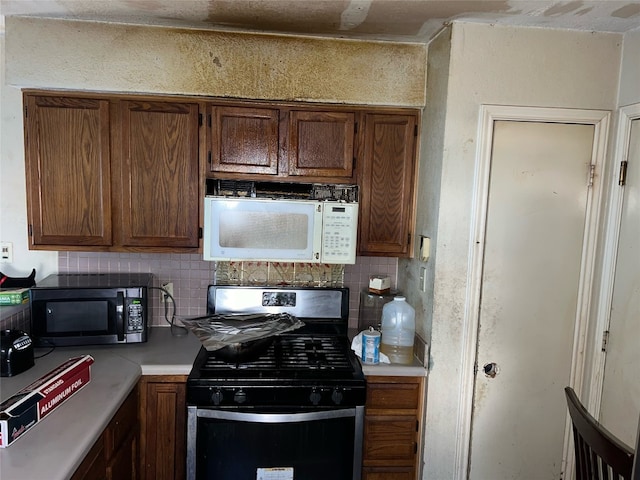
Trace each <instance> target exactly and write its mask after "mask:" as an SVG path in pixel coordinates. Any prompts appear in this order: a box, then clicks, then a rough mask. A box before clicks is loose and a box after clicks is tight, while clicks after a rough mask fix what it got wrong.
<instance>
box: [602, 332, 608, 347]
mask: <svg viewBox="0 0 640 480" xmlns="http://www.w3.org/2000/svg"><path fill="white" fill-rule="evenodd" d="M608 343H609V330H605V331H604V332H602V351H603V352H606V351H607V345H608Z"/></svg>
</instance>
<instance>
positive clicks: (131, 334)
mask: <svg viewBox="0 0 640 480" xmlns="http://www.w3.org/2000/svg"><path fill="white" fill-rule="evenodd" d="M152 281H153V276H152V275H151V274H150V273H115V274H114V273H60V274H54V275H50V276H48V277H46V278H45V279H43V280H41V281H40V282H38V283H37V284H36V286H34V287H32V288H31V290H30V301H31V336H32V337H33V340H34V344H35V346H38V347H47V346H72V345H107V344H118V343H124V344H129V343H141V342H146V341H147V336H148V327H149V323H150V322H149V313H148V301H149V290H150V288H151V285H152Z"/></svg>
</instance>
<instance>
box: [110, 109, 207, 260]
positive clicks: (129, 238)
mask: <svg viewBox="0 0 640 480" xmlns="http://www.w3.org/2000/svg"><path fill="white" fill-rule="evenodd" d="M119 110H120V120H121V131H120V134H121V137H122V138H121V139H119V141H120V143H121V148H122V150H121V156H120V157H119V159H118V160H119V166H118V167H119V168H118V171H119V178H118V180H119V183H118V184H117V185H116V187H115V189H114V191H116V192H119V194H120V196H121V198H122V208H121V210H120V217H121V223H120V228H121V229H122V231H121V238H122V245H123V246H125V247H192V248H197V247H198V229H199V213H198V212H199V208H198V206H199V203H200V202H199V193H198V192H199V176H198V128H199V122H198V105H197V104H195V103H174V102H162V101H143V100H139V101H137V100H132V101H123V102H121V103H120V107H119Z"/></svg>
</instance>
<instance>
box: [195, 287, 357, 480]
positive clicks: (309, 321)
mask: <svg viewBox="0 0 640 480" xmlns="http://www.w3.org/2000/svg"><path fill="white" fill-rule="evenodd" d="M348 306H349V290H348V289H346V288H276V287H239V286H212V287H210V288H209V294H208V311H209V314H211V315H219V314H225V315H227V314H229V315H243V314H249V313H251V314H265V315H268V314H289V315H292V316H294V317H296V318H297V319H299V320H302V322H304V326H302V327H300V328H297V329H295V330H292V331H288V332H286V333H283V334H279V335H277V336H275V337H273V338H271V339H270V340H269V342H268V343H267V344H266V345H261V346H260V349H261V350H260V351H252V352H251V354H250V355H247V356H246V357H243V356H242V355H239V356H238V357H237V358H235V359H232V361H229V358H228V357H227V356H223V355H220V354H216V351H209V350H206V349H205V348H204V347H202V348H201V350H200V353H199V354H198V356H197V358H196V360H195V362H194V365H193V369H192V371H191V374H190V375H189V378H188V380H187V405H188V407H187V410H188V420H187V478H188V479H189V480H195V479H214V480H237V479H257V480H276V479H277V480H294V479H295V480H320V479H322V480H326V479H329V478H330V479H332V480H359V479H360V478H361V464H362V435H363V428H364V404H365V397H366V382H365V379H364V375H363V373H362V368H361V366H360V363H359V361H358V359H357V357H356V356H355V354H354V352H353V351H352V350H351V348H350V343H349V340H348V337H347V321H348ZM220 357H223V358H220Z"/></svg>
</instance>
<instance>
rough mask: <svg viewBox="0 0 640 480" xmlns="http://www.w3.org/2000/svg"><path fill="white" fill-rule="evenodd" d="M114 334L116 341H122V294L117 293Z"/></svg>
mask: <svg viewBox="0 0 640 480" xmlns="http://www.w3.org/2000/svg"><path fill="white" fill-rule="evenodd" d="M116 334H117V335H118V341H119V342H124V294H123V293H122V292H118V293H117V299H116Z"/></svg>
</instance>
